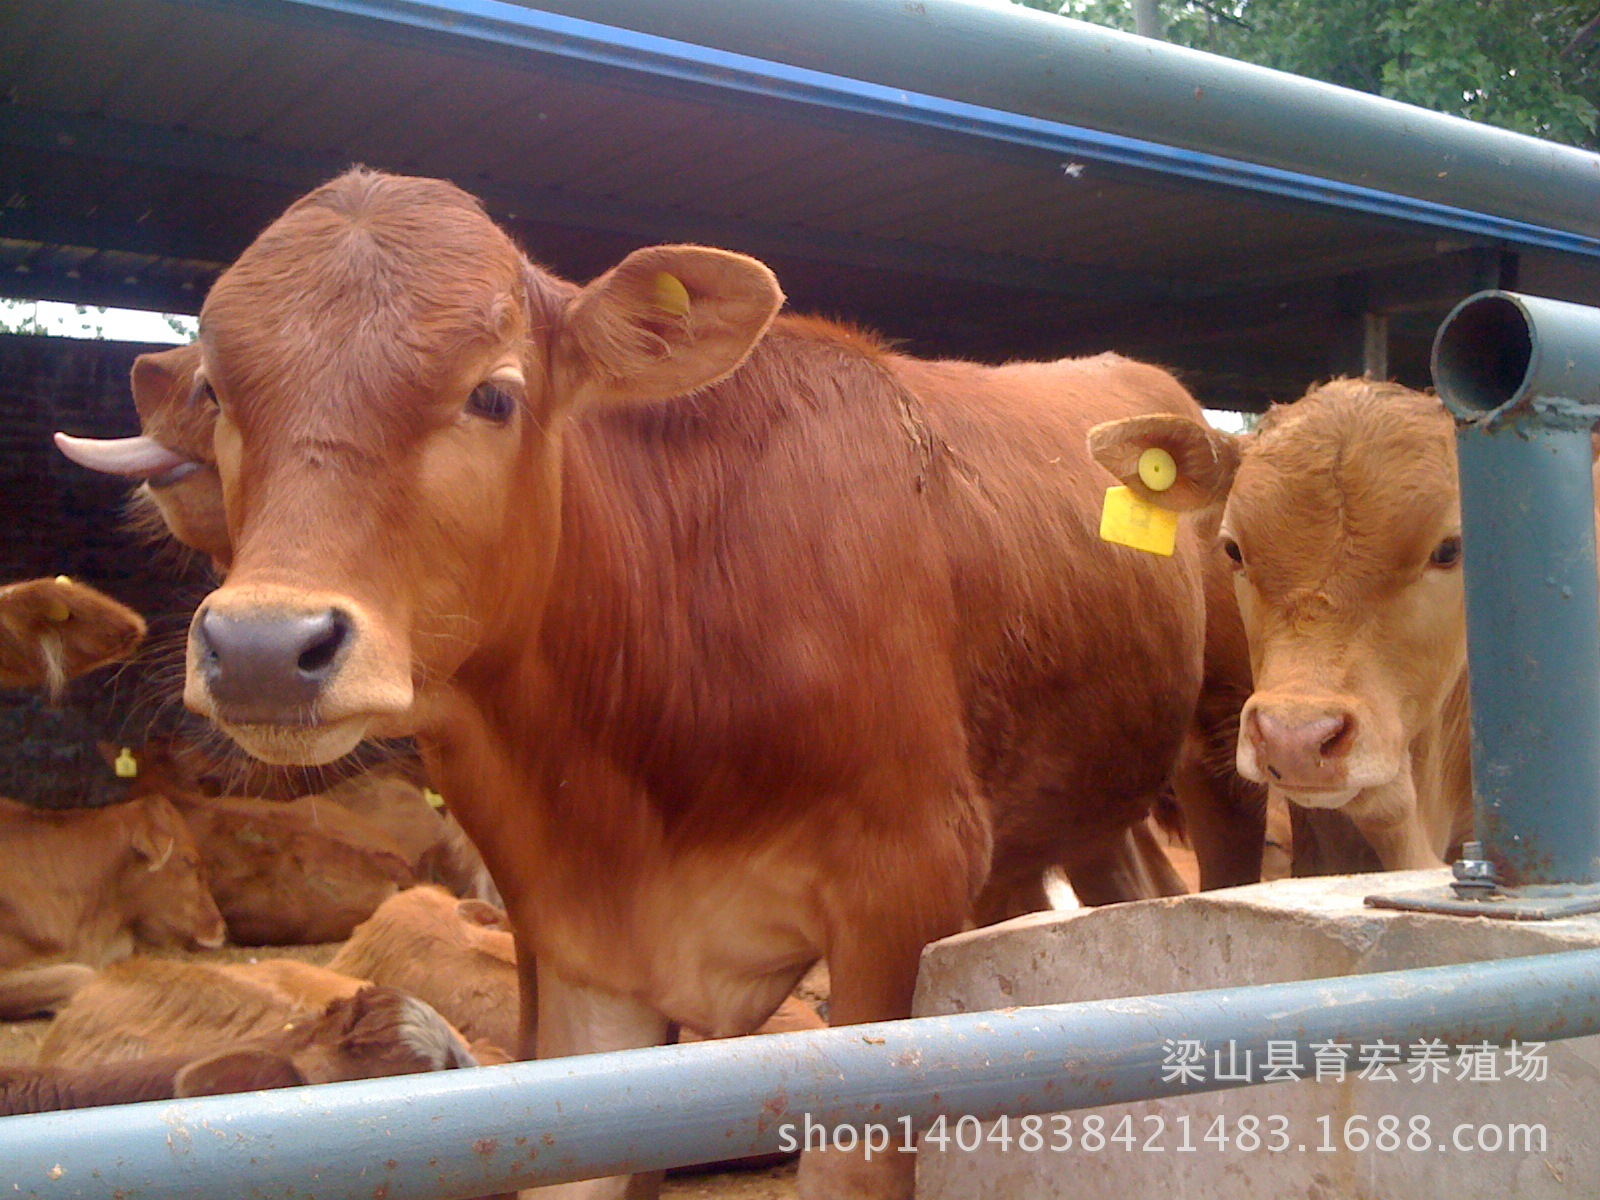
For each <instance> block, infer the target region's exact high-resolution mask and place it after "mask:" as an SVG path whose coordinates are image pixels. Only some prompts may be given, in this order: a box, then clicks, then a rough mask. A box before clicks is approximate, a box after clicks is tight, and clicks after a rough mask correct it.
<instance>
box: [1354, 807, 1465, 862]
mask: <svg viewBox="0 0 1600 1200" xmlns="http://www.w3.org/2000/svg"><path fill="white" fill-rule="evenodd" d="M1355 824H1356V828H1358V829H1360V830H1361V833H1362V835H1363V836H1364V837H1365V838H1366V839H1367V841H1369V842H1371V843H1372V848H1373V849H1374V850H1376V851H1377V852H1378V859H1379V861H1380V862H1382V863H1383V869H1384V870H1385V871H1411V870H1417V869H1419V868H1425V867H1442V866H1444V865H1445V861H1444V859H1442V858H1440V857H1439V855H1438V854H1437V853H1436V852H1435V851H1434V848H1433V844H1432V842H1431V841H1430V840H1429V838H1428V831H1427V830H1426V829H1425V828H1424V827H1423V824H1422V817H1421V815H1420V814H1418V813H1415V812H1412V813H1408V814H1407V815H1406V816H1405V817H1403V818H1402V819H1401V820H1399V821H1394V822H1388V821H1363V820H1362V819H1361V818H1360V817H1356V818H1355Z"/></svg>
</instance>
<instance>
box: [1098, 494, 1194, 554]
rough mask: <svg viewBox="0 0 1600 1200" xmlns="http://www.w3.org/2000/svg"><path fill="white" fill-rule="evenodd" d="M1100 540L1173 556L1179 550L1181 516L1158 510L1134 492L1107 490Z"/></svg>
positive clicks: (1101, 518) (1101, 516)
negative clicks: (1179, 522)
mask: <svg viewBox="0 0 1600 1200" xmlns="http://www.w3.org/2000/svg"><path fill="white" fill-rule="evenodd" d="M1100 537H1101V539H1102V540H1104V541H1107V542H1115V543H1117V545H1119V546H1132V547H1133V548H1134V549H1135V550H1146V551H1148V552H1149V553H1151V554H1164V555H1168V556H1170V555H1171V554H1172V552H1173V551H1174V550H1176V549H1177V547H1178V514H1177V513H1175V512H1168V511H1167V510H1166V509H1164V508H1157V507H1156V506H1155V505H1154V504H1151V503H1150V502H1149V501H1148V500H1145V499H1144V498H1143V497H1141V496H1137V495H1135V494H1134V492H1133V490H1132V489H1131V488H1125V487H1122V486H1120V485H1119V486H1117V487H1113V488H1107V489H1106V506H1105V508H1104V509H1102V510H1101V513H1100Z"/></svg>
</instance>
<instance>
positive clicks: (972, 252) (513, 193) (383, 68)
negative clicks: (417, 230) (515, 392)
mask: <svg viewBox="0 0 1600 1200" xmlns="http://www.w3.org/2000/svg"><path fill="white" fill-rule="evenodd" d="M0 95H3V96H4V97H5V98H6V99H7V101H8V103H5V104H4V105H0V180H3V181H4V192H5V193H6V194H5V197H4V200H3V203H4V208H3V209H0V293H4V294H11V295H26V296H32V297H39V298H52V299H69V300H77V301H79V302H88V303H127V304H135V305H139V306H142V307H160V308H165V309H168V310H173V311H196V310H197V309H198V306H199V302H200V300H201V299H202V298H203V296H204V293H205V289H206V288H207V287H208V286H209V283H210V281H211V279H212V278H214V276H215V273H216V272H217V270H219V269H220V267H221V265H222V264H225V263H226V262H228V261H230V260H231V259H232V258H233V257H234V256H235V255H236V254H237V253H238V252H239V251H240V250H241V249H243V247H244V246H245V245H246V244H248V242H249V240H250V239H251V238H252V237H253V236H254V235H255V233H256V232H258V231H259V230H260V228H261V227H262V226H263V225H265V224H266V223H267V222H268V221H269V220H271V219H272V218H273V217H274V216H275V215H276V214H277V213H278V212H279V211H281V210H282V208H283V207H284V206H285V205H286V204H287V203H288V202H289V201H290V200H292V199H293V198H294V197H295V196H296V195H298V194H299V193H301V192H303V191H305V190H306V189H308V188H309V187H311V186H314V185H315V184H317V183H319V182H321V181H322V180H324V179H326V178H327V177H329V176H331V175H333V174H335V173H337V172H338V171H340V170H342V169H343V168H344V167H346V166H348V165H349V164H350V163H352V162H364V163H366V164H368V165H370V166H377V167H384V168H388V169H393V170H398V171H405V172H410V173H416V174H427V175H438V176H443V177H447V178H451V179H453V180H455V181H456V182H457V183H460V184H461V185H462V186H464V187H466V188H468V189H469V190H471V191H474V192H476V193H477V194H479V195H480V196H482V197H483V198H484V200H485V202H486V204H487V206H488V207H489V209H490V212H491V213H492V215H494V216H495V217H496V218H497V219H499V220H501V221H502V222H503V223H505V224H507V225H508V226H510V227H511V228H512V229H513V231H514V232H515V233H516V234H517V236H518V237H519V239H520V240H521V241H522V242H523V244H524V245H525V246H526V247H527V248H528V249H529V251H530V252H531V253H532V254H533V255H534V256H535V257H537V258H539V259H541V260H542V261H544V262H546V263H547V264H549V265H551V266H552V267H554V268H555V269H557V270H559V271H561V272H562V273H564V274H568V275H570V276H573V277H576V278H586V277H589V276H591V275H593V274H596V273H598V272H599V271H601V270H603V269H604V268H605V267H607V266H609V265H610V264H611V263H612V262H614V261H615V260H616V259H617V258H618V257H620V256H621V255H622V254H623V253H625V252H626V251H627V250H628V249H631V248H632V247H634V246H636V245H640V244H645V243H648V242H652V241H667V240H671V241H703V242H709V243H713V244H718V245H723V246H728V247H731V248H735V249H740V250H745V251H747V252H750V253H753V254H756V255H759V256H760V257H762V258H764V259H766V260H767V261H768V262H770V263H771V264H772V265H773V266H774V267H775V268H776V269H777V270H778V272H779V275H780V277H781V278H782V280H783V282H784V285H785V288H786V290H787V291H788V293H789V294H790V296H791V298H792V301H793V302H794V304H795V306H796V307H798V308H802V309H812V310H821V311H825V312H829V313H834V314H838V315H843V316H848V317H851V318H854V319H857V320H860V321H862V322H864V323H867V324H870V325H872V326H874V327H876V328H878V329H880V330H882V331H884V332H886V333H888V334H889V335H891V336H893V337H897V338H902V339H904V340H905V341H906V342H907V343H909V345H910V346H911V347H912V348H913V349H916V350H918V351H922V352H929V353H953V354H963V355H967V356H971V357H978V358H988V359H998V358H1005V357H1018V356H1030V357H1037V356H1047V355H1057V354H1066V353H1079V352H1092V351H1097V350H1101V349H1107V348H1116V349H1122V350H1124V351H1127V352H1132V353H1137V354H1142V355H1145V356H1148V357H1151V358H1154V359H1156V360H1158V361H1162V362H1165V363H1168V364H1169V365H1173V366H1176V367H1178V368H1180V369H1182V370H1183V371H1184V372H1185V373H1186V374H1187V376H1188V379H1189V382H1190V383H1191V385H1192V386H1194V387H1195V389H1196V391H1197V392H1198V393H1199V394H1200V395H1201V397H1202V399H1204V400H1205V401H1207V402H1208V403H1211V404H1224V405H1226V404H1234V405H1241V406H1255V405H1257V404H1259V403H1261V402H1262V401H1263V400H1264V399H1266V398H1269V397H1276V398H1285V397H1287V396H1290V395H1294V394H1297V393H1298V392H1299V391H1300V390H1302V389H1303V388H1304V386H1305V385H1306V384H1307V383H1308V382H1310V381H1311V380H1312V379H1315V378H1317V377H1320V376H1325V375H1327V374H1329V373H1330V372H1333V371H1338V370H1351V369H1356V368H1357V367H1358V365H1359V362H1360V353H1361V346H1362V338H1363V329H1364V327H1365V328H1368V329H1370V328H1371V323H1370V322H1364V315H1365V314H1368V313H1372V314H1383V315H1385V316H1386V317H1387V320H1388V328H1389V331H1390V334H1391V350H1390V353H1391V362H1392V367H1393V370H1394V372H1395V373H1396V374H1398V375H1399V376H1400V377H1401V378H1404V379H1408V380H1410V381H1412V382H1418V383H1421V382H1425V381H1426V375H1425V361H1426V359H1425V356H1426V345H1427V340H1428V338H1429V337H1430V336H1431V332H1432V325H1433V322H1434V321H1435V320H1436V319H1437V317H1438V316H1439V315H1442V313H1443V311H1444V310H1445V309H1446V308H1448V306H1449V304H1450V303H1452V302H1453V301H1454V300H1456V299H1459V298H1460V296H1462V295H1463V294H1465V293H1466V292H1468V291H1471V290H1474V289H1475V288H1477V287H1479V286H1483V285H1486V284H1494V283H1507V282H1512V280H1513V277H1514V278H1515V282H1516V283H1517V285H1518V286H1520V287H1522V288H1524V289H1525V290H1528V291H1533V292H1540V293H1543V294H1547V295H1553V296H1558V297H1561V298H1564V299H1572V300H1579V301H1585V302H1597V301H1600V204H1597V203H1596V201H1597V200H1600V156H1596V155H1592V154H1588V153H1585V152H1582V151H1578V150H1574V149H1570V148H1566V147H1560V146H1555V145H1551V144H1549V143H1544V142H1540V141H1537V140H1534V139H1531V138H1525V137H1521V136H1519V135H1516V134H1511V133H1506V132H1504V131H1501V130H1496V129H1491V128H1488V127H1485V126H1481V125H1474V124H1471V123H1469V122H1465V121H1460V120H1456V119H1453V118H1450V117H1444V116H1440V115H1438V114H1433V113H1427V112H1423V111H1421V110H1419V109H1415V108H1411V107H1408V106H1405V105H1400V104H1395V103H1393V102H1390V101H1385V100H1381V99H1378V98H1375V97H1370V96H1364V95H1361V94H1358V93H1353V92H1349V91H1345V90H1343V89H1339V88H1334V87H1330V86H1327V85H1323V84H1318V83H1314V82H1312V81H1309V80H1302V79H1297V78H1295V77H1293V76H1287V75H1282V74H1280V73H1277V72H1272V71H1266V70H1263V69H1260V68H1255V67H1250V66H1247V65H1244V64H1239V63H1233V62H1230V61H1228V60H1224V59H1219V58H1216V57H1214V56H1210V55H1205V54H1199V53H1196V52H1193V51H1188V50H1184V49H1181V48H1178V47H1173V46H1169V45H1166V44H1163V43H1157V42H1151V41H1148V40H1146V39H1140V38H1135V37H1131V36H1129V35H1123V34H1118V33H1115V32H1113V31H1109V30H1104V29H1099V28H1096V27H1092V26H1087V25H1082V24H1079V23H1077V22H1071V21H1065V20H1062V19H1060V18H1055V17H1049V16H1045V15H1043V14H1038V13H1034V12H1031V11H1029V10H1026V9H1022V8H1019V7H1016V6H1012V5H1007V4H1000V3H996V4H982V3H972V2H968V0H919V2H916V3H905V2H902V0H742V2H741V3H739V4H707V3H704V2H696V0H648V2H647V0H542V4H541V7H540V8H533V7H529V6H526V5H521V4H509V3H503V2H500V0H253V2H249V3H246V2H243V0H238V2H235V0H207V2H195V0H13V3H11V4H10V5H7V6H5V8H4V9H3V10H0Z"/></svg>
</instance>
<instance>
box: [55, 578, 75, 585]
mask: <svg viewBox="0 0 1600 1200" xmlns="http://www.w3.org/2000/svg"><path fill="white" fill-rule="evenodd" d="M56 582H57V583H59V584H60V585H61V586H62V587H70V586H72V576H70V575H57V576H56Z"/></svg>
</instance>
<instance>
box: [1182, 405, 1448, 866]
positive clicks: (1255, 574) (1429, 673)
mask: <svg viewBox="0 0 1600 1200" xmlns="http://www.w3.org/2000/svg"><path fill="white" fill-rule="evenodd" d="M1207 436H1209V437H1210V438H1212V440H1215V441H1222V440H1227V441H1228V442H1230V443H1231V449H1230V452H1231V453H1233V454H1234V455H1235V456H1236V457H1237V461H1238V464H1239V465H1238V468H1237V472H1236V473H1235V474H1234V476H1233V478H1232V480H1231V492H1230V493H1229V497H1228V502H1227V508H1226V510H1225V512H1224V516H1223V521H1222V527H1221V533H1220V537H1221V539H1222V541H1221V544H1222V545H1223V546H1224V547H1225V548H1228V547H1230V546H1231V547H1232V548H1233V549H1234V552H1235V553H1236V554H1237V556H1238V558H1239V559H1240V560H1241V563H1242V565H1239V566H1237V567H1236V592H1237V596H1238V599H1239V604H1240V613H1241V618H1242V622H1243V628H1244V629H1245V630H1246V632H1247V637H1248V642H1249V648H1250V656H1251V660H1252V668H1253V674H1254V679H1255V691H1254V693H1253V694H1252V695H1251V697H1250V699H1249V701H1248V702H1247V703H1246V705H1245V706H1244V710H1243V715H1242V723H1241V734H1240V737H1239V738H1238V743H1237V744H1238V763H1239V768H1240V770H1241V772H1243V773H1244V774H1245V775H1248V776H1250V777H1251V778H1253V779H1257V780H1260V781H1263V782H1268V783H1270V784H1271V789H1272V792H1273V797H1274V800H1275V801H1282V800H1284V799H1287V800H1290V801H1294V802H1295V804H1294V812H1293V827H1294V834H1293V843H1294V844H1293V863H1294V872H1295V873H1296V874H1324V873H1344V872H1350V871H1361V870H1372V869H1378V868H1380V867H1381V868H1384V869H1390V870H1393V869H1397V868H1402V867H1424V866H1436V865H1440V864H1441V863H1442V862H1443V861H1444V860H1445V859H1446V858H1447V857H1451V856H1453V855H1455V854H1456V853H1457V852H1458V850H1459V846H1460V843H1461V842H1462V840H1463V839H1465V838H1467V837H1469V836H1470V835H1471V830H1472V795H1471V772H1470V761H1469V760H1470V746H1469V713H1468V696H1467V675H1466V670H1467V662H1466V616H1465V613H1466V610H1465V602H1464V599H1463V595H1462V587H1461V573H1460V568H1459V556H1458V555H1457V557H1455V559H1454V560H1453V561H1452V559H1451V557H1450V551H1451V549H1452V546H1454V547H1456V548H1457V549H1458V548H1459V536H1460V532H1461V516H1460V496H1459V491H1458V484H1457V480H1456V459H1455V438H1454V435H1453V432H1452V426H1451V422H1450V418H1449V416H1448V415H1447V414H1446V413H1445V411H1444V408H1443V406H1442V405H1441V404H1440V403H1439V401H1438V400H1437V399H1436V398H1434V397H1432V396H1428V395H1424V394H1422V393H1419V392H1414V391H1411V390H1409V389H1407V388H1403V387H1400V386H1399V385H1397V384H1387V383H1373V382H1370V381H1367V380H1357V379H1341V380H1334V381H1333V382H1331V383H1328V384H1325V385H1323V386H1321V387H1318V388H1314V389H1312V390H1311V392H1310V393H1309V394H1308V395H1307V396H1306V397H1305V399H1303V400H1301V401H1299V402H1297V403H1295V404H1293V405H1284V406H1278V407H1275V408H1274V409H1272V410H1271V411H1270V412H1269V413H1268V414H1267V416H1266V418H1265V419H1264V420H1263V421H1262V423H1261V425H1260V426H1259V427H1258V429H1257V431H1256V432H1255V434H1254V435H1252V436H1251V437H1248V438H1244V439H1238V440H1237V441H1235V440H1234V439H1226V438H1225V435H1221V434H1215V433H1211V434H1209V435H1207ZM1435 555H1443V556H1444V557H1442V558H1440V559H1439V560H1438V561H1435V559H1434V557H1433V556H1435ZM1302 731H1303V732H1302ZM1278 836H1279V837H1280V838H1281V837H1282V834H1281V833H1280V834H1279V835H1278Z"/></svg>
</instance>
